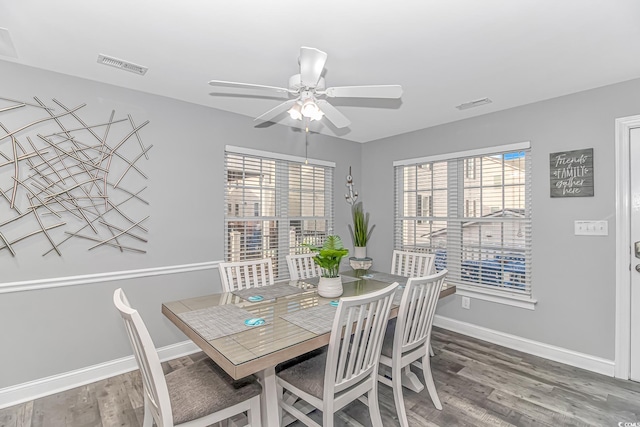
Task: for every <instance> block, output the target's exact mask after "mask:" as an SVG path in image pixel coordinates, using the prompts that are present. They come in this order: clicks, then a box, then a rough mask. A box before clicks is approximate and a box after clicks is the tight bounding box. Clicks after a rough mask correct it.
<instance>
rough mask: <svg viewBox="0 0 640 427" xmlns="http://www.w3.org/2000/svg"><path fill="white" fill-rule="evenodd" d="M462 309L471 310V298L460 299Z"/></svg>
mask: <svg viewBox="0 0 640 427" xmlns="http://www.w3.org/2000/svg"><path fill="white" fill-rule="evenodd" d="M462 308H466V309H467V310H469V309H470V308H471V298H469V297H462Z"/></svg>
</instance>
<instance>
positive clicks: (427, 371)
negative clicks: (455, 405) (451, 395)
mask: <svg viewBox="0 0 640 427" xmlns="http://www.w3.org/2000/svg"><path fill="white" fill-rule="evenodd" d="M422 373H423V375H424V383H425V384H426V386H427V390H428V391H429V396H431V400H432V401H433V405H434V406H435V407H436V409H438V410H440V411H442V403H441V402H440V398H439V397H438V392H437V391H436V385H435V383H434V382H433V375H432V374H431V360H430V359H429V356H424V357H423V358H422Z"/></svg>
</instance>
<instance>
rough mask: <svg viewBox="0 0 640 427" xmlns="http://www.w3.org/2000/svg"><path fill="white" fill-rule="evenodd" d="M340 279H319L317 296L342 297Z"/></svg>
mask: <svg viewBox="0 0 640 427" xmlns="http://www.w3.org/2000/svg"><path fill="white" fill-rule="evenodd" d="M342 292H344V290H343V289H342V277H340V276H338V277H320V280H319V281H318V295H320V296H321V297H323V298H335V297H339V296H340V295H342Z"/></svg>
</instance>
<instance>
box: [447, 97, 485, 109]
mask: <svg viewBox="0 0 640 427" xmlns="http://www.w3.org/2000/svg"><path fill="white" fill-rule="evenodd" d="M492 102H493V101H492V100H490V99H489V98H482V99H476V100H475V101H469V102H465V103H464V104H460V105H456V108H457V109H458V110H468V109H469V108H474V107H479V106H481V105H487V104H491V103H492Z"/></svg>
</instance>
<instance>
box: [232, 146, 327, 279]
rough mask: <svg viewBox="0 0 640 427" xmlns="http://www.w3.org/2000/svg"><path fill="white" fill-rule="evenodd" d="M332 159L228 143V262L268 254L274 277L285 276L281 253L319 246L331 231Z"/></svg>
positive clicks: (283, 255)
mask: <svg viewBox="0 0 640 427" xmlns="http://www.w3.org/2000/svg"><path fill="white" fill-rule="evenodd" d="M333 172H334V167H333V166H332V164H331V163H328V162H321V161H315V162H314V161H310V162H309V163H308V164H305V163H304V160H303V159H297V158H294V157H291V156H280V155H278V154H275V153H267V152H259V151H256V150H246V149H239V150H234V149H233V148H230V147H227V149H226V151H225V167H224V173H225V216H224V218H225V220H224V221H225V244H224V257H225V260H227V261H244V260H251V259H260V258H271V259H272V262H273V268H274V274H275V276H276V277H278V279H286V278H288V277H289V271H288V269H287V263H286V258H285V257H286V255H288V254H294V253H302V252H306V251H307V249H306V248H305V247H304V246H303V245H304V244H307V243H308V244H321V243H322V242H323V241H324V238H325V236H326V235H328V234H330V233H331V231H332V229H333V216H334V213H333Z"/></svg>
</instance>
